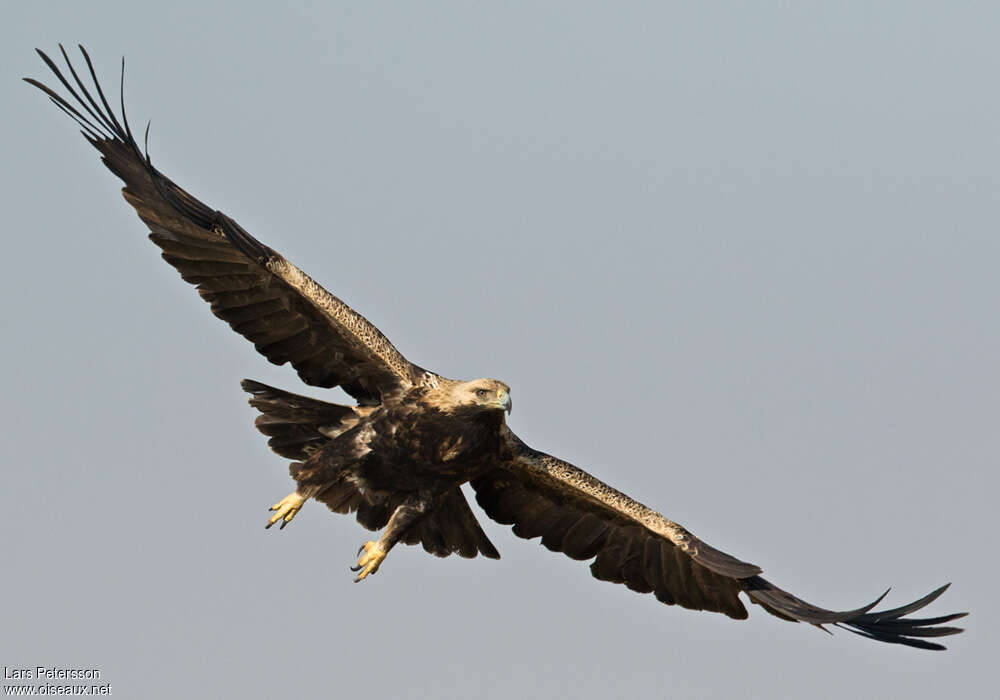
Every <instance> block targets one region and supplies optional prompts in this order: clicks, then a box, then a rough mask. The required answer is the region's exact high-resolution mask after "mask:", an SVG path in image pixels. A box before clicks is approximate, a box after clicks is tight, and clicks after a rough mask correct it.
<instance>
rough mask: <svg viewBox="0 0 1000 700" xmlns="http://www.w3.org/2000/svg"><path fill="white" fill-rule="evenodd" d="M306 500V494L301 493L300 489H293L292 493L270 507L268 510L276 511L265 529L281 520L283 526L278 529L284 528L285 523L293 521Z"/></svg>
mask: <svg viewBox="0 0 1000 700" xmlns="http://www.w3.org/2000/svg"><path fill="white" fill-rule="evenodd" d="M305 502H306V497H305V496H302V495H301V494H299V492H298V491H292V492H291V493H290V494H288V495H287V496H285V497H284V498H282V499H281V500H280V501H278V502H277V503H275V504H274V505H273V506H271V507H270V508H268V510H273V511H274V515H272V516H271V519H270V520H268V521H267V525H266V526H265V527H264V529H265V530H266V529H267V528H269V527H271V526H272V525H274V524H275V523H276V522H278V521H279V520H280V521H281V527H280V528H278V529H279V530H284V529H285V525H287V524H288V523H290V522H292V518H294V517H295V514H296V513H298V512H299V511H300V510H302V505H303V504H304V503H305Z"/></svg>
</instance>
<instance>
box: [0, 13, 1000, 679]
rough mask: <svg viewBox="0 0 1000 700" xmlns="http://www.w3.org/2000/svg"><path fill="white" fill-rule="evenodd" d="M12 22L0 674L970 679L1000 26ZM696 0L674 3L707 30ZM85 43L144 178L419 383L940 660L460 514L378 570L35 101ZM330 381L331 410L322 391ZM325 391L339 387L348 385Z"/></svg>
mask: <svg viewBox="0 0 1000 700" xmlns="http://www.w3.org/2000/svg"><path fill="white" fill-rule="evenodd" d="M259 5H260V7H257V8H254V7H252V6H249V5H248V4H247V3H229V4H216V3H203V2H197V3H189V2H177V3H169V4H164V3H135V2H127V3H126V2H121V3H104V2H87V3H40V2H39V3H26V2H23V3H22V2H5V3H4V4H3V18H2V19H3V21H2V22H0V27H2V29H0V38H2V41H0V47H2V48H0V52H2V54H0V55H2V65H3V68H2V71H3V75H4V80H3V89H2V91H0V94H2V98H0V100H2V105H3V114H4V129H3V132H4V133H3V137H2V139H0V143H2V149H3V151H2V156H3V163H4V168H3V169H2V175H0V177H2V178H3V180H2V188H0V191H2V192H3V203H2V205H3V212H4V223H3V234H2V235H3V268H4V272H3V275H2V290H0V295H2V297H0V298H2V299H3V343H2V350H0V353H2V366H3V367H4V370H3V400H2V401H0V422H2V425H3V434H4V439H3V441H2V442H0V450H2V453H0V455H2V462H3V489H2V490H3V499H2V500H3V506H4V511H5V512H4V518H3V519H2V522H0V555H2V560H3V565H2V571H3V575H2V580H3V584H2V585H3V591H2V593H3V595H2V605H3V615H2V620H3V622H2V629H0V664H3V665H6V666H8V667H16V666H19V665H25V666H35V665H48V666H52V665H57V666H70V667H90V666H93V667H97V668H99V669H101V670H102V672H103V679H104V680H105V681H107V682H111V683H112V684H113V689H114V695H115V697H123V698H178V697H204V698H209V697H245V698H274V697H349V696H358V695H362V696H367V697H387V698H388V697H416V698H439V697H455V698H459V697H483V698H515V697H533V698H549V697H573V698H605V697H699V698H733V697H769V698H778V697H781V698H802V697H815V698H826V697H829V698H844V697H864V698H869V697H870V698H886V697H908V698H928V697H940V696H950V697H956V698H957V697H963V698H965V697H994V696H993V695H992V693H993V692H995V677H996V675H995V664H996V659H997V652H998V647H997V644H996V639H995V630H996V627H997V625H998V624H1000V617H998V614H997V610H996V605H995V599H996V591H995V587H996V580H997V575H998V573H1000V568H998V565H997V561H996V557H997V550H998V547H997V537H996V507H995V500H996V494H997V493H998V490H1000V479H998V477H997V473H996V467H997V461H998V454H1000V431H998V429H997V428H998V416H1000V385H998V384H1000V382H998V378H1000V373H998V370H997V357H998V351H1000V327H998V322H997V298H998V292H1000V284H998V278H997V271H998V263H1000V242H998V235H997V204H998V198H997V192H998V188H1000V176H998V173H1000V171H998V162H1000V161H998V157H1000V98H998V75H1000V43H998V42H997V28H998V26H1000V24H998V22H1000V11H998V9H997V5H996V4H993V3H961V2H959V3H947V4H945V3H920V2H895V3H869V2H857V3H818V4H810V3H763V2H752V3H732V2H730V3H712V4H711V6H710V7H704V6H695V4H693V3H681V2H676V3H585V2H572V3H564V4H552V3H492V2H491V3H486V2H483V3H464V2H434V3H403V2H397V3H381V2H366V3H359V2H349V3H348V2H344V3H290V4H284V5H283V6H281V7H280V9H279V6H278V4H274V3H260V4H259ZM699 5H700V4H699ZM59 41H62V42H66V43H67V44H68V45H70V46H73V45H75V43H76V42H82V43H84V44H85V45H87V46H88V48H89V49H90V50H91V53H92V55H93V56H94V58H95V60H96V63H97V66H98V69H99V71H100V75H101V76H102V78H103V80H104V84H105V86H106V87H107V88H108V90H109V92H111V93H117V88H116V85H117V82H118V67H119V60H120V57H121V56H122V55H123V54H124V55H126V56H127V70H126V95H127V104H128V107H129V110H130V115H131V120H132V124H133V126H134V127H135V128H136V130H140V129H141V128H142V127H143V125H144V124H145V122H146V120H147V119H148V118H152V120H153V124H152V129H151V136H150V149H151V153H152V156H153V159H154V162H155V163H156V164H157V165H158V166H159V167H160V168H161V169H162V170H163V171H164V172H166V173H167V174H168V175H170V176H171V177H172V178H174V179H175V180H176V181H177V182H178V183H180V184H181V185H182V186H183V187H185V188H187V189H189V190H190V191H191V192H193V193H194V194H195V195H197V196H198V197H200V198H201V199H202V200H204V201H206V202H207V203H209V204H210V205H212V206H215V207H217V208H220V209H222V210H224V211H226V212H227V213H229V214H231V215H233V216H234V217H235V218H236V219H237V220H238V221H240V223H241V224H243V225H244V226H245V227H246V228H247V229H248V230H250V231H251V232H253V233H254V234H255V235H257V236H258V237H259V238H261V239H262V240H263V241H265V242H266V243H268V244H270V245H271V246H273V247H274V248H275V249H277V250H279V251H281V252H282V253H284V254H285V255H286V256H287V257H288V258H290V259H291V260H293V261H294V262H296V263H298V264H299V265H300V266H302V267H303V268H304V269H305V270H306V271H307V272H309V273H310V274H312V275H313V276H314V277H316V278H317V279H318V280H319V281H320V282H321V283H323V284H324V285H325V286H326V287H327V288H328V289H330V290H331V291H332V292H334V293H335V294H337V295H339V296H341V297H342V298H344V299H345V300H346V301H347V302H348V303H351V304H353V305H354V306H355V308H356V309H357V310H358V311H360V312H361V313H363V314H365V315H367V316H368V318H370V319H371V320H372V321H373V322H374V323H375V324H376V325H378V326H379V327H380V328H381V329H382V330H383V331H385V333H386V334H387V335H388V336H389V337H390V338H391V339H392V340H393V341H394V342H395V343H396V345H397V346H398V347H399V348H400V349H401V350H402V352H403V353H404V354H406V355H407V356H408V357H409V358H410V359H411V360H413V361H414V362H417V363H419V364H422V365H424V366H427V367H430V368H432V369H434V370H436V371H438V372H441V373H443V374H445V375H448V376H452V377H458V378H473V377H478V376H483V375H486V376H495V377H499V378H501V379H503V380H504V381H506V382H508V383H509V384H510V385H511V386H512V387H513V398H514V404H515V411H514V413H513V415H512V417H511V421H510V422H511V425H512V426H513V428H514V430H515V431H517V432H518V433H519V434H520V435H521V436H522V437H523V438H524V439H525V440H526V441H527V442H528V443H529V444H531V445H533V446H535V447H537V448H539V449H543V450H546V451H548V452H551V453H553V454H556V455H559V456H561V457H563V458H566V459H568V460H570V461H572V462H574V463H576V464H578V465H580V466H581V467H584V468H587V469H589V470H590V471H592V472H593V473H595V474H596V475H598V476H599V477H600V478H602V479H604V480H606V481H608V482H610V483H612V484H613V485H615V486H617V487H618V488H620V489H622V490H625V491H626V492H627V493H630V494H631V495H633V496H634V497H636V498H638V499H640V500H642V501H644V502H646V503H648V504H649V505H651V506H653V507H655V508H657V509H659V510H662V511H663V512H664V513H665V514H666V515H668V517H671V518H673V519H675V520H677V521H679V522H681V523H683V524H684V525H686V526H687V527H689V528H690V529H691V530H692V531H694V532H695V533H696V534H698V535H699V536H701V537H702V538H704V539H705V540H707V541H708V542H710V543H712V544H714V545H716V546H718V547H721V548H722V549H724V550H726V551H729V552H732V553H733V554H735V555H737V556H739V557H742V558H744V559H745V560H748V561H752V562H755V563H758V564H760V565H761V566H763V568H764V569H765V574H766V575H767V576H768V577H769V578H770V579H771V580H773V581H775V582H776V583H778V584H779V585H782V586H784V587H786V588H788V589H789V590H791V591H793V592H795V593H797V594H799V595H801V596H803V597H805V598H806V599H808V600H811V601H815V602H817V603H819V604H823V605H826V606H830V607H834V608H841V609H843V608H847V607H854V606H856V605H860V604H862V603H864V602H867V601H869V600H871V599H873V598H874V597H875V596H877V595H878V594H879V593H881V592H882V590H884V588H886V587H887V586H889V585H892V586H894V588H893V591H892V593H891V594H890V597H889V600H888V603H889V604H890V605H894V604H900V603H903V602H907V601H910V600H912V599H914V598H916V597H918V596H920V595H923V594H924V593H926V592H927V591H929V590H931V589H932V588H934V587H936V586H937V585H939V584H941V583H944V582H947V581H952V582H954V585H953V587H952V589H951V590H950V591H949V592H948V593H947V594H946V595H945V596H944V597H943V598H942V599H941V600H940V601H939V602H938V603H937V604H936V605H935V606H933V608H931V610H930V612H928V614H930V615H936V614H944V613H947V612H954V611H958V610H969V611H971V612H972V613H973V614H972V615H971V616H970V617H969V618H968V620H967V621H966V623H967V625H968V631H967V632H966V633H965V634H964V635H961V636H959V637H952V638H949V639H947V640H945V641H946V643H947V644H948V645H949V646H950V649H949V651H947V652H944V653H930V652H921V651H917V650H913V649H907V648H902V647H896V646H890V645H884V644H876V643H873V642H870V641H867V640H864V639H861V638H858V637H855V636H854V635H851V634H848V633H846V632H843V631H838V632H836V633H835V634H834V635H833V636H828V635H826V634H823V633H822V632H819V631H817V630H815V629H813V628H810V627H807V626H805V625H793V624H788V623H783V622H780V621H778V620H776V619H774V618H772V617H770V616H768V615H766V614H764V613H763V612H762V611H761V610H759V609H756V608H755V609H752V610H751V619H750V621H749V622H743V623H737V622H733V621H731V620H729V619H727V618H725V617H722V616H719V615H712V614H708V613H696V612H690V611H686V610H682V609H676V608H668V607H665V606H662V605H660V604H658V603H657V602H656V601H655V600H654V599H653V598H652V597H651V596H640V595H636V594H634V593H630V592H629V591H627V590H626V589H624V587H622V586H612V585H609V584H605V583H600V582H597V581H595V580H593V579H592V578H591V577H590V574H589V572H588V570H587V568H586V566H585V565H584V564H581V563H579V562H573V561H570V560H568V559H566V558H564V557H562V556H559V555H554V554H551V553H549V552H548V551H547V550H545V549H543V548H542V547H540V546H539V545H538V544H537V543H534V542H526V541H524V540H519V539H517V538H515V537H514V536H513V535H512V534H511V533H510V532H509V531H508V530H507V528H504V527H501V526H499V525H496V524H494V523H490V522H486V523H485V527H486V529H487V531H488V533H489V534H490V536H491V538H492V539H493V541H494V542H495V543H496V544H497V546H498V547H499V549H500V550H501V553H502V555H503V559H502V560H501V561H499V562H493V561H488V560H482V559H477V560H474V561H467V560H462V559H459V558H457V557H452V558H450V559H447V560H437V559H434V558H432V557H430V556H428V555H427V554H425V553H424V552H423V551H421V550H419V549H417V548H412V547H400V548H398V549H397V550H395V551H394V552H393V553H392V555H391V556H390V557H389V559H388V561H387V562H386V564H385V565H384V567H383V569H382V571H380V573H379V575H378V576H376V577H375V578H374V579H372V580H370V581H367V582H365V583H364V584H361V585H354V584H353V583H352V582H351V577H352V576H351V574H350V572H349V571H348V568H347V567H348V566H349V565H350V564H352V563H353V561H354V553H355V550H356V549H357V547H358V545H359V544H360V543H361V542H362V541H364V540H366V539H369V537H370V535H369V533H368V532H367V531H364V530H363V529H361V528H360V526H358V525H357V523H356V522H354V521H353V519H352V518H347V517H344V516H336V515H332V514H329V513H328V512H326V510H325V509H324V508H322V507H321V506H317V505H315V504H310V506H309V507H307V508H306V509H305V510H304V511H303V512H302V513H301V514H300V516H299V517H298V519H297V520H296V521H295V522H294V523H293V524H292V526H291V527H289V528H287V529H286V530H284V531H283V532H277V531H267V532H265V530H264V528H263V525H264V523H265V520H266V518H267V515H268V514H267V511H266V508H267V506H269V505H270V504H271V503H273V502H274V501H275V500H277V499H278V498H280V497H281V496H283V495H284V494H285V493H287V492H288V491H289V490H290V489H291V486H292V484H291V482H290V480H289V478H288V476H287V465H286V462H285V460H282V459H281V458H279V457H277V456H276V455H273V454H271V453H270V452H269V451H268V450H267V447H266V445H265V443H264V439H263V438H262V437H261V436H260V435H259V434H258V433H256V431H255V430H254V429H253V427H252V425H251V421H252V419H253V418H254V415H255V413H254V412H253V410H252V409H251V408H250V407H248V406H247V405H246V402H245V401H246V400H245V396H244V394H243V393H242V392H241V391H240V388H239V383H238V382H239V380H240V379H241V378H242V377H253V378H256V379H260V380H263V381H266V382H269V383H273V384H276V385H278V386H282V387H286V388H289V389H292V390H296V391H299V390H302V385H301V384H300V383H299V382H298V380H297V378H296V377H295V376H294V374H293V373H292V372H291V371H290V370H289V369H288V368H287V367H285V368H276V367H273V366H271V365H269V364H268V363H267V362H266V361H265V360H264V359H263V358H261V357H260V356H258V355H257V354H256V353H255V352H254V350H253V348H252V346H250V345H249V344H248V343H247V342H246V341H244V340H243V339H241V338H239V337H238V336H237V335H235V334H234V333H232V332H231V331H230V330H229V329H228V328H227V327H226V326H225V325H224V324H222V323H220V322H219V321H218V320H216V319H214V318H213V317H212V316H211V315H210V314H209V313H208V310H207V308H206V306H205V304H204V303H203V302H202V301H201V300H200V299H198V297H197V295H196V294H195V293H194V292H193V290H192V289H191V288H189V287H188V286H187V285H186V284H184V283H182V282H181V281H180V279H179V278H178V277H177V275H176V273H175V272H174V271H173V270H172V269H170V268H169V267H168V266H167V265H165V264H164V263H163V262H162V261H161V260H159V259H158V255H157V253H158V251H157V250H156V249H155V247H154V246H152V245H151V244H150V243H149V242H148V241H146V240H145V236H144V234H145V229H144V227H143V225H142V224H141V222H140V221H138V220H137V219H136V217H135V215H134V213H133V212H132V210H131V209H130V208H129V207H128V206H127V205H126V204H125V203H124V202H123V200H122V199H121V197H120V196H119V194H118V189H119V187H120V185H119V183H118V181H117V180H115V179H114V178H113V176H112V175H111V174H110V173H109V172H107V171H106V170H105V169H104V168H103V166H102V165H101V164H100V163H99V161H98V159H97V156H96V153H95V152H94V151H93V149H91V148H90V147H89V146H88V145H87V144H86V143H85V142H84V141H83V140H82V139H81V138H80V136H79V135H78V134H77V133H76V129H75V128H74V124H73V123H72V122H70V121H69V120H68V119H67V118H66V117H65V116H64V115H62V114H61V113H60V112H59V111H58V110H57V109H56V108H55V107H53V106H52V105H50V104H49V103H48V102H47V101H46V100H45V99H44V97H43V96H42V95H41V94H39V93H37V92H36V91H34V90H33V89H31V88H30V87H28V86H27V85H25V84H24V83H21V82H20V78H21V77H22V76H34V77H37V78H42V79H44V80H46V81H48V82H50V83H52V82H53V79H52V77H51V76H49V74H48V72H47V70H46V69H45V67H44V66H43V65H42V63H41V61H40V60H39V59H38V57H37V56H35V54H34V53H33V51H32V49H33V48H34V47H36V46H39V47H42V48H44V49H46V50H47V51H49V52H50V53H51V52H54V51H56V50H57V47H56V44H57V42H59ZM309 393H312V394H313V395H317V394H319V395H321V394H322V392H316V391H312V392H309ZM332 396H333V397H334V398H335V399H336V398H339V394H333V395H332Z"/></svg>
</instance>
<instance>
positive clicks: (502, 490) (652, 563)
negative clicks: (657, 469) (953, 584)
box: [472, 428, 965, 649]
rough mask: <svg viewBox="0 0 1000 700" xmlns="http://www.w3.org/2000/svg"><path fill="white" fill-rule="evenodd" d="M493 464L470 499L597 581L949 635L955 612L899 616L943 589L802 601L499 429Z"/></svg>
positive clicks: (663, 595)
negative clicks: (892, 603) (897, 596)
mask: <svg viewBox="0 0 1000 700" xmlns="http://www.w3.org/2000/svg"><path fill="white" fill-rule="evenodd" d="M504 430H505V432H504V439H505V445H506V449H505V455H504V458H503V459H502V461H501V464H500V466H498V467H497V468H495V469H493V470H492V471H489V472H487V473H486V474H484V475H482V476H480V477H478V478H476V479H474V480H473V481H472V486H473V488H474V489H475V491H476V500H477V501H478V503H479V504H480V505H481V506H482V507H483V509H484V510H485V511H486V513H487V514H488V515H489V516H490V517H491V518H493V519H494V520H497V521H498V522H501V523H503V524H507V525H513V526H514V528H513V530H514V534H516V535H518V536H519V537H524V538H526V539H533V538H535V537H541V542H542V544H543V545H545V546H546V547H547V548H548V549H551V550H553V551H561V552H564V553H565V554H566V555H568V556H570V557H572V558H574V559H580V560H586V559H593V562H592V563H591V565H590V570H591V573H592V574H593V576H594V577H595V578H597V579H599V580H602V581H608V582H611V583H623V584H625V586H627V587H628V588H629V589H630V590H633V591H636V592H638V593H653V594H654V596H655V597H656V599H657V600H659V601H660V602H662V603H666V604H667V605H680V606H682V607H685V608H690V609H694V610H709V611H714V612H721V613H723V614H725V615H728V616H729V617H732V618H736V619H744V618H746V617H747V609H746V607H745V606H744V605H743V602H742V601H741V600H740V597H739V594H740V593H743V594H745V595H746V596H747V597H748V598H749V600H750V601H751V602H752V603H755V604H757V605H760V606H762V607H763V608H764V609H765V610H767V611H768V612H769V613H771V614H772V615H775V616H777V617H779V618H781V619H783V620H790V621H793V622H807V623H810V624H813V625H816V626H818V627H822V626H823V625H835V626H838V627H842V628H844V629H847V630H849V631H851V632H854V633H855V634H859V635H861V636H864V637H868V638H870V639H876V640H878V641H883V642H890V643H893V644H905V645H907V646H912V647H917V648H921V649H943V648H944V647H943V646H942V645H940V644H937V643H935V642H929V641H925V638H927V637H942V636H947V635H951V634H957V633H958V632H961V631H962V630H961V629H960V628H958V627H948V626H941V625H943V624H944V623H946V622H951V621H952V620H955V619H958V618H960V617H963V616H964V615H965V613H956V614H952V615H944V616H940V617H934V618H923V619H917V618H907V617H904V616H905V615H908V614H910V613H912V612H915V611H916V610H919V609H921V608H923V607H925V606H926V605H928V604H930V603H931V602H933V601H934V600H935V599H937V597H938V596H940V595H941V593H943V592H944V590H945V589H946V588H947V586H942V587H941V588H939V589H937V590H935V591H933V592H932V593H930V594H928V595H926V596H924V597H923V598H921V599H919V600H917V601H914V602H913V603H910V604H908V605H903V606H901V607H898V608H893V609H891V610H884V611H881V612H878V611H875V612H873V609H874V608H875V606H877V605H878V604H879V603H880V602H881V601H882V598H883V597H884V596H885V594H883V595H882V596H881V597H879V598H878V599H877V600H875V601H874V602H872V603H870V604H868V605H865V606H863V607H860V608H857V609H856V610H846V611H840V612H837V611H833V610H827V609H825V608H821V607H819V606H816V605H813V604H811V603H807V602H806V601H804V600H802V599H801V598H798V597H796V596H794V595H792V594H790V593H788V592H787V591H784V590H782V589H780V588H778V587H777V586H775V585H774V584H772V583H771V582H769V581H767V580H766V579H764V578H762V577H761V576H760V573H761V569H760V567H758V566H756V565H754V564H748V563H746V562H743V561H740V560H739V559H737V558H736V557H733V556H731V555H729V554H726V553H725V552H722V551H720V550H718V549H715V548H714V547H712V546H710V545H708V544H706V543H705V542H703V541H702V540H700V539H698V538H697V537H695V536H694V535H692V534H691V533H690V532H689V531H688V530H687V529H685V528H684V527H682V526H681V525H679V524H677V523H675V522H673V521H671V520H669V519H667V518H665V517H664V516H663V515H661V514H659V513H657V512H656V511H654V510H652V509H650V508H648V507H646V506H644V505H643V504H641V503H639V502H637V501H634V500H633V499H631V498H629V497H628V496H626V495H625V494H623V493H621V492H620V491H617V490H615V489H613V488H612V487H610V486H608V485H607V484H605V483H603V482H601V481H599V480H598V479H595V478H594V477H593V476H591V475H590V474H588V473H586V472H585V471H583V470H581V469H578V468H577V467H574V466H573V465H571V464H569V463H567V462H564V461H562V460H560V459H556V458H555V457H552V456H550V455H547V454H544V453H542V452H538V451H536V450H533V449H531V448H530V447H528V446H527V445H525V444H524V443H523V442H522V441H521V440H520V439H519V438H518V437H517V436H516V435H514V433H512V432H510V430H509V429H506V428H505V429H504Z"/></svg>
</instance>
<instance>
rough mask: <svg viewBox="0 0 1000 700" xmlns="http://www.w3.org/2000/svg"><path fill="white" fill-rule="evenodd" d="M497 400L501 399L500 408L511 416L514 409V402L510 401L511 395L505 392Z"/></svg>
mask: <svg viewBox="0 0 1000 700" xmlns="http://www.w3.org/2000/svg"><path fill="white" fill-rule="evenodd" d="M497 398H499V399H500V408H502V409H503V410H505V411H507V414H508V415H510V412H511V409H513V407H514V404H513V402H511V400H510V394H508V393H507V392H506V391H505V392H504V393H502V394H500V396H499V397H497Z"/></svg>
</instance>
